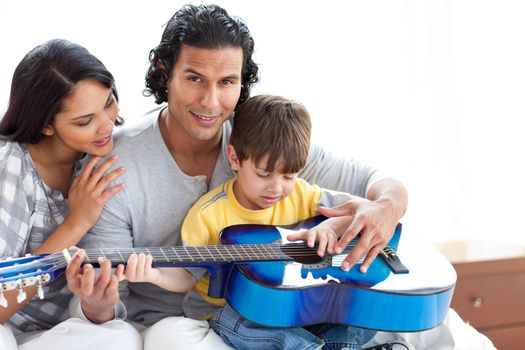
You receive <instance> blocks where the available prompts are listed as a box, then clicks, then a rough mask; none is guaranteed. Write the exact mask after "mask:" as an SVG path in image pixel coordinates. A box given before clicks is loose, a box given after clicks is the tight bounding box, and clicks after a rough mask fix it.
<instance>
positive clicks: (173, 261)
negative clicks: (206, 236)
mask: <svg viewBox="0 0 525 350" xmlns="http://www.w3.org/2000/svg"><path fill="white" fill-rule="evenodd" d="M85 251H86V257H85V258H84V262H85V263H90V264H97V262H98V258H99V257H104V258H106V259H109V260H111V262H112V263H113V264H121V263H125V262H126V261H127V260H128V258H129V257H130V255H131V254H140V253H144V254H149V255H151V256H152V257H153V263H154V265H159V264H160V265H162V264H169V265H177V264H181V265H184V266H189V265H202V264H204V263H206V264H210V263H212V264H213V263H217V264H223V263H228V262H238V261H240V262H256V261H290V260H293V259H292V257H291V256H289V255H287V254H285V253H284V252H283V251H282V249H281V246H280V245H276V244H239V245H219V246H198V247H194V246H175V247H147V248H103V249H86V250H85ZM295 251H296V252H297V254H300V255H302V254H306V253H308V254H311V253H312V252H315V251H314V250H313V249H311V248H308V247H306V246H305V245H302V244H301V245H298V246H297V249H296V250H295ZM69 253H70V254H71V255H73V254H74V253H75V250H70V251H69ZM287 253H289V250H287ZM292 255H293V254H292Z"/></svg>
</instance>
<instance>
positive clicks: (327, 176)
mask: <svg viewBox="0 0 525 350" xmlns="http://www.w3.org/2000/svg"><path fill="white" fill-rule="evenodd" d="M299 176H300V177H302V178H304V179H305V180H307V181H308V182H310V183H315V184H317V185H319V186H320V187H324V188H327V189H331V190H337V191H342V192H347V193H350V194H351V195H352V198H351V199H350V200H349V201H348V202H347V203H345V204H342V205H340V206H337V207H335V208H334V209H328V208H323V209H320V213H321V214H323V215H326V216H329V217H333V216H343V215H348V216H351V217H352V220H351V223H350V225H349V226H348V229H347V230H346V232H345V233H344V234H343V236H342V238H341V240H340V241H339V243H338V245H337V247H336V252H341V251H342V250H343V249H344V247H346V245H347V244H348V243H349V242H350V241H351V240H352V239H353V238H354V237H355V236H356V235H357V234H358V233H359V234H360V235H361V237H360V241H359V243H358V245H357V246H356V247H355V248H354V249H353V250H352V252H351V253H350V254H349V255H348V256H347V257H346V258H345V260H344V261H343V264H342V268H343V269H344V270H348V269H350V268H351V267H352V266H353V265H354V264H355V263H357V261H359V259H361V258H363V257H365V256H366V258H365V261H364V262H363V264H362V265H361V271H366V269H367V268H368V266H369V265H370V264H371V263H372V261H373V260H374V258H375V257H376V256H377V254H379V252H380V251H381V249H383V248H384V247H385V246H386V244H387V243H388V241H389V240H390V238H391V237H392V235H393V232H394V228H395V226H396V225H397V223H398V221H399V219H400V218H401V217H402V216H403V214H404V213H405V211H406V208H407V202H408V193H407V190H406V188H405V186H403V184H402V183H401V182H399V181H397V180H395V179H391V178H386V177H384V176H383V175H382V174H381V173H380V172H379V170H378V169H375V168H373V167H370V166H367V165H364V164H362V163H360V162H358V161H355V160H352V159H344V158H339V157H336V156H334V155H333V154H331V153H330V152H327V151H325V150H324V149H322V148H321V147H319V146H316V145H312V147H311V148H310V153H309V155H308V160H307V164H306V167H305V168H304V169H303V171H301V173H300V174H299Z"/></svg>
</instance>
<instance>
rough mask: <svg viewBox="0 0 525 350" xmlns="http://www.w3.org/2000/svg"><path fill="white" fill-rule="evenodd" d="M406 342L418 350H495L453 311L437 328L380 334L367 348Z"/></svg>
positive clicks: (487, 340)
mask: <svg viewBox="0 0 525 350" xmlns="http://www.w3.org/2000/svg"><path fill="white" fill-rule="evenodd" d="M393 340H404V341H406V342H407V343H409V344H410V345H412V346H413V347H414V349H416V350H495V349H496V348H495V347H494V345H493V344H492V341H491V340H490V339H489V338H487V337H486V336H485V335H483V334H481V333H480V332H478V331H477V330H476V329H475V328H474V327H472V326H471V325H469V324H467V323H465V322H464V321H463V320H462V319H461V317H459V315H458V314H457V312H456V311H454V310H453V309H450V310H449V313H448V315H447V317H446V318H445V321H444V322H443V323H442V324H441V325H439V326H438V327H436V328H433V329H430V330H428V331H424V332H415V333H389V332H378V333H377V335H376V336H375V337H374V339H372V340H371V341H370V342H369V343H368V344H366V346H373V345H379V344H384V343H388V342H389V341H393Z"/></svg>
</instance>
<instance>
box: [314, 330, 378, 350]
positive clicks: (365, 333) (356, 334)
mask: <svg viewBox="0 0 525 350" xmlns="http://www.w3.org/2000/svg"><path fill="white" fill-rule="evenodd" d="M307 329H308V330H309V331H310V332H312V333H313V334H315V335H316V336H318V337H319V338H321V339H323V340H324V342H325V347H324V349H326V350H341V349H348V350H358V349H361V346H362V345H364V344H366V343H368V342H369V341H370V340H372V338H373V337H374V336H375V334H376V333H377V331H374V330H370V329H362V328H356V327H351V326H345V325H337V324H322V325H317V326H313V327H308V328H307Z"/></svg>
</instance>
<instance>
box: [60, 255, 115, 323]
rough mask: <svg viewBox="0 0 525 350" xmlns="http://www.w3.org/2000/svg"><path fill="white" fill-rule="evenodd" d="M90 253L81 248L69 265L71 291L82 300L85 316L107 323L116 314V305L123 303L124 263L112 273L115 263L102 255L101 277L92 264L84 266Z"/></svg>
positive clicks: (93, 320) (67, 274)
mask: <svg viewBox="0 0 525 350" xmlns="http://www.w3.org/2000/svg"><path fill="white" fill-rule="evenodd" d="M85 256H86V253H85V251H84V250H79V251H77V252H76V253H75V255H73V258H72V259H71V261H70V262H69V264H68V266H67V268H66V279H67V286H68V288H69V290H70V291H71V292H72V293H73V294H75V295H76V296H77V297H78V298H79V299H80V301H81V302H80V305H81V306H82V311H83V312H84V315H85V316H86V317H87V318H88V319H89V320H90V321H91V322H93V323H104V322H107V321H109V320H112V319H113V318H114V316H115V307H116V306H117V305H118V303H119V302H120V296H119V293H118V282H119V281H120V280H122V279H123V277H124V276H123V271H124V266H123V265H118V266H117V268H116V269H115V273H114V274H113V273H112V272H111V262H110V261H109V260H107V259H104V258H99V260H98V263H99V265H100V270H99V274H98V276H97V275H96V273H95V269H94V268H93V265H91V264H85V265H84V266H82V265H81V264H82V261H83V260H84V257H85Z"/></svg>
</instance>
